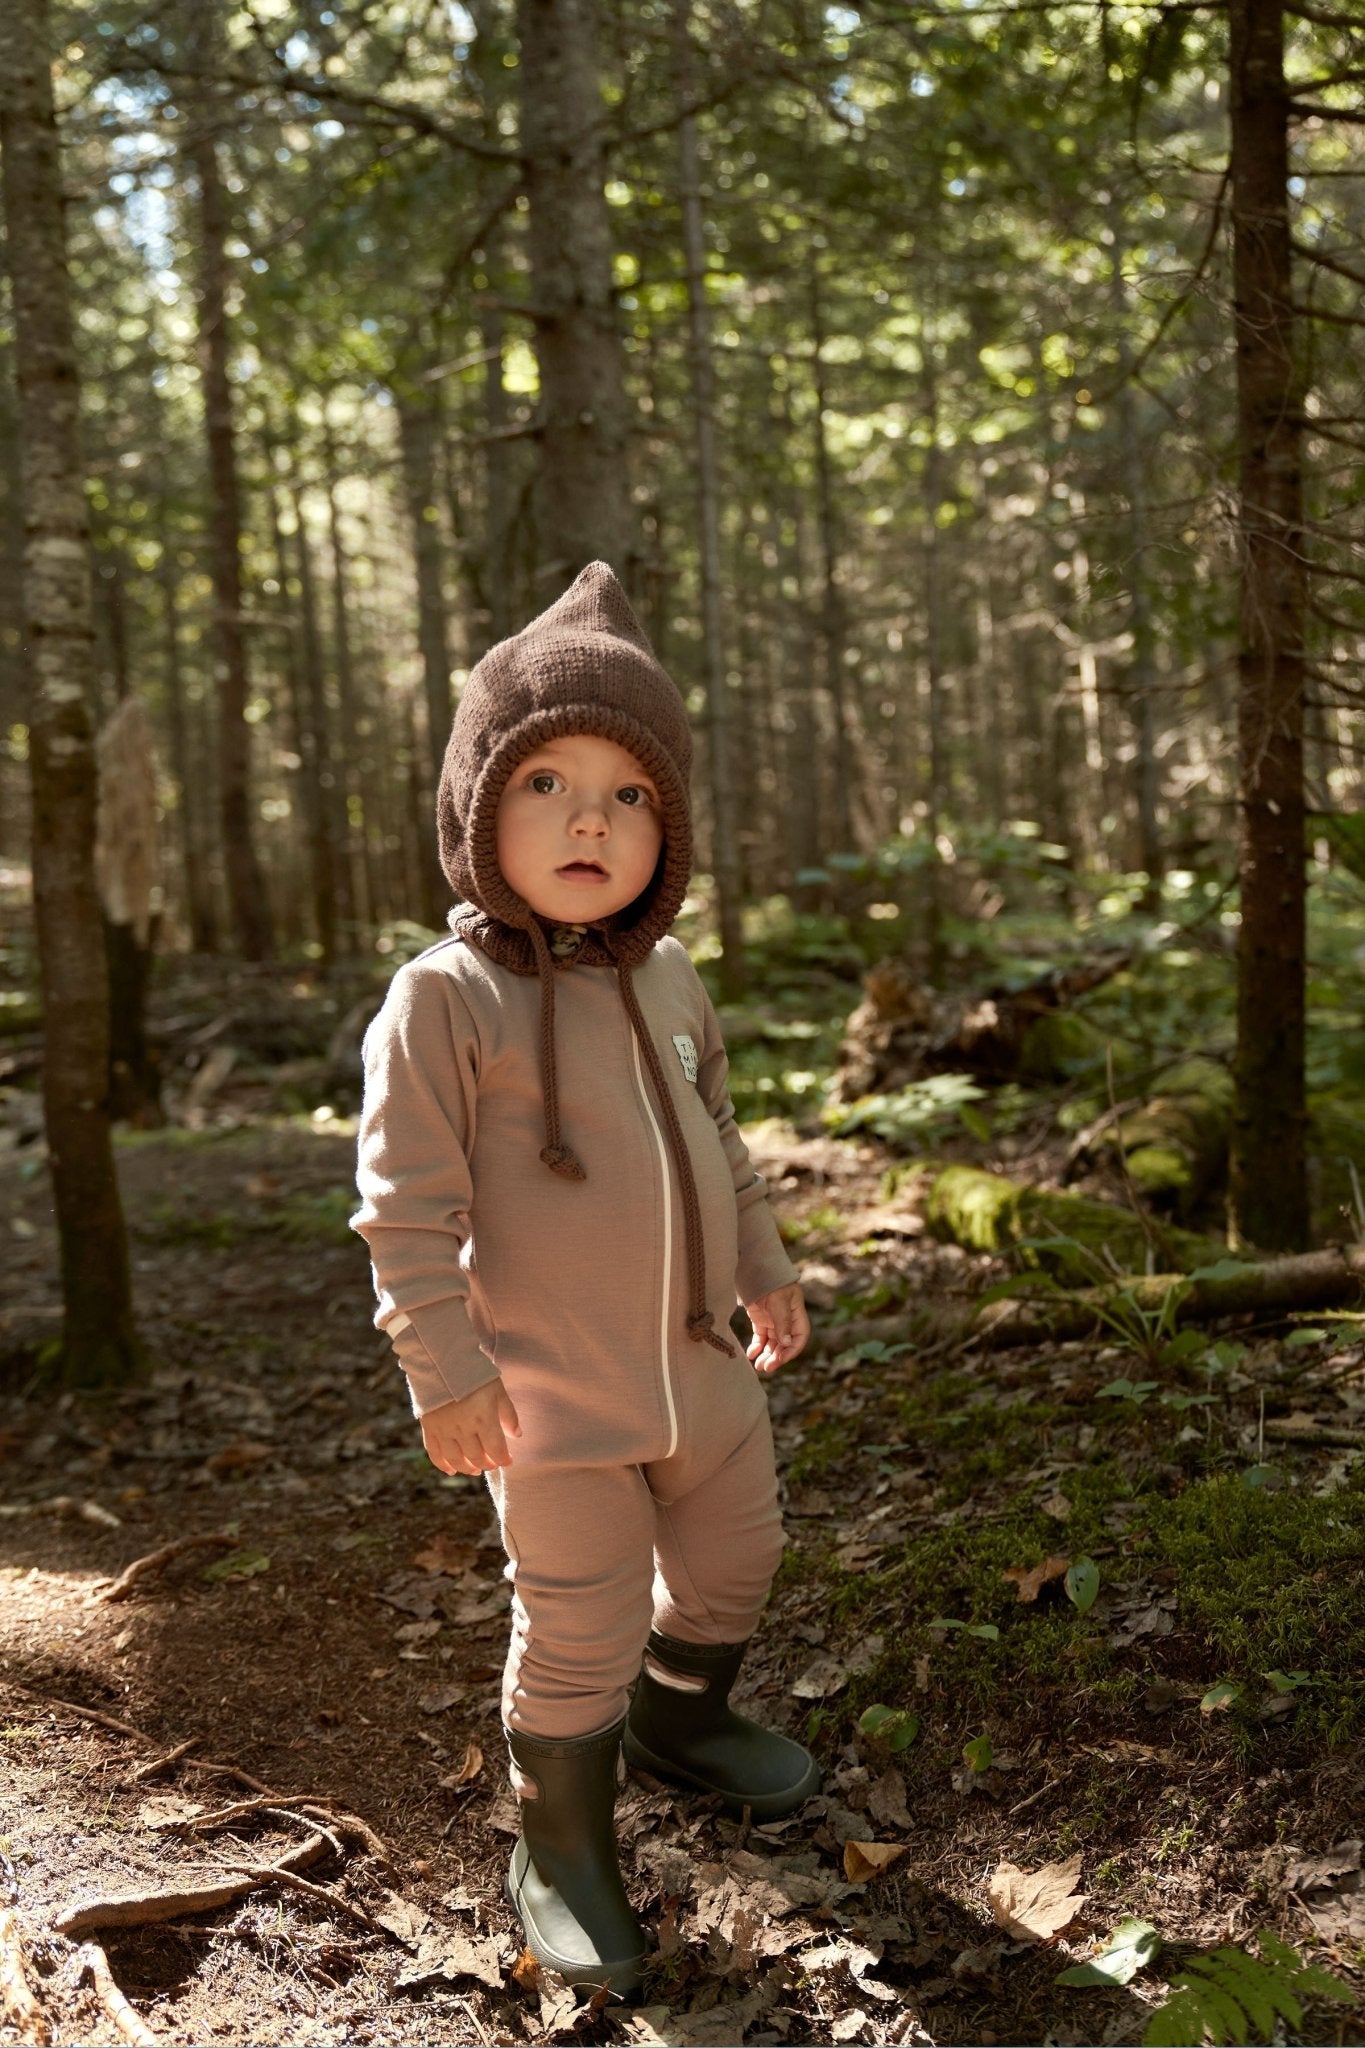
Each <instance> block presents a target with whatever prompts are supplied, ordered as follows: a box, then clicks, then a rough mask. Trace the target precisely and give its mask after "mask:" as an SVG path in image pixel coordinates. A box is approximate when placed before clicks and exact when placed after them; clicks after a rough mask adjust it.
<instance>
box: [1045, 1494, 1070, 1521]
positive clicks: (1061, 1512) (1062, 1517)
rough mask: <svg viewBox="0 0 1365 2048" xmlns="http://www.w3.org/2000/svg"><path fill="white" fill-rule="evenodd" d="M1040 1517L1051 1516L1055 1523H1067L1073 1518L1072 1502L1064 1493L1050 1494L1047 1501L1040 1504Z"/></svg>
mask: <svg viewBox="0 0 1365 2048" xmlns="http://www.w3.org/2000/svg"><path fill="white" fill-rule="evenodd" d="M1038 1512H1039V1514H1040V1515H1049V1516H1050V1517H1051V1518H1052V1520H1053V1521H1054V1522H1065V1521H1069V1520H1070V1518H1071V1502H1070V1501H1069V1500H1068V1499H1067V1497H1066V1495H1065V1494H1064V1493H1050V1494H1049V1495H1048V1497H1047V1499H1046V1500H1040V1501H1039V1503H1038Z"/></svg>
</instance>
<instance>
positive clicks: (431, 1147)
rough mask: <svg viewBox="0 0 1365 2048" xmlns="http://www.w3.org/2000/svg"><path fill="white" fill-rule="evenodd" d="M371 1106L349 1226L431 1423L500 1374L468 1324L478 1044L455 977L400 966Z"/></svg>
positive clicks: (373, 1072) (369, 1040)
mask: <svg viewBox="0 0 1365 2048" xmlns="http://www.w3.org/2000/svg"><path fill="white" fill-rule="evenodd" d="M364 1062H365V1099H364V1107H363V1109H362V1111H361V1119H360V1139H359V1160H358V1165H357V1172H356V1181H357V1185H358V1187H359V1190H360V1200H361V1206H360V1208H359V1210H358V1211H357V1212H356V1214H355V1215H354V1216H353V1217H352V1218H351V1228H352V1229H353V1230H356V1231H358V1232H359V1234H360V1235H361V1236H362V1237H363V1238H364V1239H365V1241H366V1243H367V1244H368V1245H369V1248H370V1257H371V1260H372V1262H373V1271H374V1284H375V1292H376V1293H377V1295H378V1297H379V1307H378V1310H377V1312H376V1315H375V1323H376V1325H377V1326H378V1327H379V1328H380V1329H381V1330H384V1331H385V1332H386V1333H387V1334H388V1336H389V1337H390V1339H391V1340H392V1342H393V1346H394V1349H395V1351H396V1352H397V1354H398V1361H399V1364H400V1365H401V1366H402V1368H403V1370H404V1372H405V1373H406V1374H407V1376H408V1380H409V1383H410V1386H411V1390H412V1405H413V1411H414V1413H415V1414H417V1415H424V1414H426V1413H427V1412H428V1411H429V1410H430V1409H432V1408H439V1407H440V1406H442V1405H443V1404H444V1403H445V1402H447V1401H455V1400H459V1399H460V1398H461V1397H462V1396H463V1395H465V1394H472V1393H473V1392H474V1390H475V1388H476V1387H480V1386H483V1385H484V1384H485V1383H486V1382H487V1381H489V1380H491V1379H495V1378H496V1377H497V1371H496V1368H495V1366H494V1365H493V1362H492V1360H491V1359H490V1358H489V1357H488V1356H487V1354H486V1353H485V1352H483V1351H482V1350H481V1349H480V1348H479V1342H478V1338H477V1337H476V1335H475V1332H474V1329H473V1326H472V1324H471V1322H470V1320H469V1314H468V1302H469V1276H468V1273H467V1271H466V1269H465V1266H464V1264H463V1263H462V1259H461V1254H462V1253H463V1251H464V1248H465V1246H466V1244H467V1242H468V1240H469V1235H470V1211H471V1206H472V1202H473V1186H472V1182H471V1178H470V1171H469V1152H470V1149H471V1147H472V1145H473V1142H474V1121H475V1097H476V1086H477V1079H478V1038H477V1034H476V1032H475V1029H474V1025H473V1022H472V1020H471V1018H470V1015H469V1012H468V1009H467V1007H466V1005H465V1002H464V999H463V997H462V996H461V993H460V991H459V989H458V987H457V986H456V985H455V983H454V982H453V981H452V980H451V978H450V976H449V975H447V974H444V973H442V972H441V971H440V970H439V969H436V968H431V967H427V966H425V965H424V964H423V963H422V962H420V961H415V962H413V963H411V964H410V965H409V966H407V967H404V968H401V969H400V970H399V972H398V973H397V974H396V975H395V977H394V979H393V982H392V984H391V986H390V989H389V993H388V996H387V998H386V1000H385V1003H384V1007H383V1008H382V1010H380V1012H379V1014H378V1016H377V1017H376V1018H375V1019H374V1021H373V1022H372V1023H371V1025H370V1028H369V1030H368V1031H367V1032H366V1034H365V1043H364Z"/></svg>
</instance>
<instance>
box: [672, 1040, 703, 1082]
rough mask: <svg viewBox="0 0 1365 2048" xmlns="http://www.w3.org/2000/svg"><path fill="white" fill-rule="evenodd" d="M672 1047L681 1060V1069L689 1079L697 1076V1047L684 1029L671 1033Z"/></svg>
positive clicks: (694, 1079) (691, 1079)
mask: <svg viewBox="0 0 1365 2048" xmlns="http://www.w3.org/2000/svg"><path fill="white" fill-rule="evenodd" d="M673 1048H674V1051H675V1052H676V1053H677V1055H678V1058H679V1059H680V1060H681V1061H682V1070H683V1072H684V1073H685V1074H686V1076H687V1078H688V1080H689V1081H692V1082H695V1081H696V1078H697V1048H696V1046H695V1045H694V1044H693V1043H692V1040H691V1038H690V1037H689V1036H688V1034H687V1033H686V1032H685V1031H675V1032H674V1033H673Z"/></svg>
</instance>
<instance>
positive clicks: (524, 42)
mask: <svg viewBox="0 0 1365 2048" xmlns="http://www.w3.org/2000/svg"><path fill="white" fill-rule="evenodd" d="M517 32H518V35H519V38H520V43H521V57H520V62H519V64H518V67H517V77H518V78H519V80H520V81H521V147H522V152H523V155H524V157H525V161H526V183H527V192H528V194H529V197H530V202H531V205H530V229H529V235H528V246H529V250H530V257H531V301H532V307H533V318H534V320H535V332H536V358H537V361H538V363H539V365H540V411H539V424H540V436H539V439H540V477H539V499H538V506H537V520H538V535H539V559H540V576H541V578H542V579H543V582H544V586H545V592H546V596H547V598H548V597H550V596H552V595H553V594H554V592H555V591H556V590H558V589H561V588H563V587H564V586H565V585H566V584H568V583H570V582H572V580H573V578H574V577H575V576H576V575H577V574H578V572H579V570H580V569H582V568H583V567H584V566H585V565H586V564H587V563H588V562H591V561H592V560H594V559H595V558H600V559H602V560H603V561H606V562H609V563H610V564H611V566H612V567H613V568H614V569H615V571H616V573H617V575H618V576H620V577H621V579H622V581H623V582H624V583H625V584H626V586H627V588H632V587H633V585H634V582H635V571H636V566H637V556H638V553H639V537H638V534H637V530H636V521H635V516H634V513H633V511H632V509H631V503H630V482H629V473H628V467H627V443H628V439H629V432H630V410H629V404H628V400H627V395H626V383H625V357H624V351H623V349H622V345H621V334H620V326H619V322H618V318H617V309H616V293H615V289H614V286H613V281H612V241H611V221H610V217H609V214H608V209H607V201H606V194H605V191H604V186H605V183H606V144H605V121H604V112H603V105H602V89H601V85H600V82H599V79H598V75H597V10H596V6H595V0H517Z"/></svg>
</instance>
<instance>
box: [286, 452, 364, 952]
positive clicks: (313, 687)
mask: <svg viewBox="0 0 1365 2048" xmlns="http://www.w3.org/2000/svg"><path fill="white" fill-rule="evenodd" d="M289 496H290V505H291V508H292V510H293V514H294V554H295V559H296V561H297V563H298V571H299V623H300V625H301V627H302V633H301V636H300V638H301V646H302V650H303V686H304V694H305V699H306V702H307V705H308V728H309V735H310V740H311V751H312V771H313V774H314V775H315V776H316V778H317V791H318V805H317V818H318V834H317V841H316V845H315V847H314V858H313V901H314V904H315V905H316V912H317V922H318V943H319V944H320V946H321V947H322V957H323V960H324V962H325V963H326V964H327V965H329V966H330V965H331V963H332V962H333V961H334V960H335V959H336V956H337V946H338V937H339V928H340V929H342V930H344V929H346V928H347V927H348V926H350V927H353V926H354V923H355V913H354V908H353V906H352V904H351V900H350V897H351V892H350V871H349V869H348V867H347V864H346V856H345V846H346V792H345V789H344V787H343V786H342V783H341V780H340V777H339V776H338V773H337V770H336V768H335V766H334V764H333V760H332V742H331V734H330V731H329V721H328V716H327V678H326V675H325V674H324V671H323V662H322V633H321V630H320V627H319V622H318V600H317V584H316V579H315V577H314V574H313V550H312V548H311V546H310V545H309V541H308V528H307V525H306V524H305V522H304V513H303V493H302V491H301V490H300V489H299V487H298V485H297V484H293V485H291V486H290V493H289Z"/></svg>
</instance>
